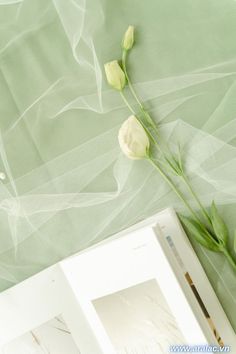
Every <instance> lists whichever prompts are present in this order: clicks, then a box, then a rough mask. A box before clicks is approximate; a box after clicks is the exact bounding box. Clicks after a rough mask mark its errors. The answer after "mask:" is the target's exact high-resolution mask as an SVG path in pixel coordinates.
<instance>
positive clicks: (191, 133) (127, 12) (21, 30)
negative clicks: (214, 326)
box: [0, 0, 236, 326]
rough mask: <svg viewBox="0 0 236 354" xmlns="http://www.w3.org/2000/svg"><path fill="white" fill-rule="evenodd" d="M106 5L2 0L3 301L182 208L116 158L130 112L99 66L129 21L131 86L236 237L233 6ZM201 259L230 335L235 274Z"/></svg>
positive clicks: (100, 1) (143, 169) (141, 166)
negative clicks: (8, 291) (82, 253)
mask: <svg viewBox="0 0 236 354" xmlns="http://www.w3.org/2000/svg"><path fill="white" fill-rule="evenodd" d="M111 3H112V2H111V1H110V0H93V1H92V0H21V1H20V0H19V1H13V0H10V1H7V0H5V1H4V0H3V1H2V0H0V5H1V6H0V20H1V22H0V68H1V71H0V91H1V96H0V97H1V104H0V106H1V115H0V288H1V290H3V289H5V288H7V287H9V286H12V285H13V284H15V283H17V282H19V281H21V280H22V279H24V278H26V277H28V276H30V275H31V274H34V273H35V272H37V271H39V270H41V269H43V268H45V267H47V266H49V265H50V264H53V263H55V262H57V261H58V260H60V259H62V258H65V257H66V256H68V255H70V254H72V253H75V252H77V251H79V250H81V249H83V248H85V247H88V246H89V245H91V244H93V243H95V242H98V241H100V240H102V239H104V238H106V237H108V236H109V235H111V234H113V233H115V232H117V231H119V230H121V229H124V228H126V227H128V226H130V225H131V224H133V223H135V222H137V221H139V220H142V219H144V218H146V217H148V216H150V215H153V214H154V213H156V212H158V210H160V209H161V208H164V207H167V206H169V205H172V206H174V207H175V208H176V209H177V210H178V211H184V209H183V207H182V205H181V203H180V202H179V201H178V199H177V198H176V197H175V196H174V194H173V193H172V192H171V191H170V190H169V188H168V186H167V185H166V184H165V183H164V182H163V180H162V179H161V177H160V176H159V175H158V174H157V173H156V172H155V171H154V170H153V168H152V167H151V166H150V165H149V164H148V163H147V162H145V161H138V162H132V161H129V160H128V159H126V158H125V157H124V156H122V155H121V153H120V150H119V146H118V142H117V132H118V129H119V127H120V124H121V123H122V122H123V121H124V119H126V118H127V116H128V114H129V113H128V111H127V109H126V107H125V106H124V104H123V102H122V100H121V98H120V96H119V95H118V94H117V93H116V92H114V91H112V90H110V89H109V87H108V86H107V85H106V83H105V80H104V77H103V76H104V75H103V64H104V62H106V61H109V60H111V59H114V58H117V57H118V56H119V55H120V47H119V43H120V38H121V36H122V35H123V32H124V30H125V29H126V27H127V26H128V25H129V24H130V23H131V22H132V23H134V24H135V25H136V24H137V27H138V30H139V31H138V32H137V33H138V35H137V36H138V37H137V45H136V47H135V49H134V51H133V52H132V54H131V58H130V61H132V62H133V65H132V69H131V76H132V77H134V82H135V88H136V90H137V92H138V93H139V94H140V96H141V97H142V98H143V100H144V102H145V104H146V107H147V108H148V109H149V111H150V113H151V114H152V115H153V117H154V118H155V119H156V121H158V122H159V123H161V130H162V133H163V136H165V137H166V138H167V139H168V141H169V142H170V143H171V145H172V146H173V147H174V146H178V145H179V144H180V145H181V150H182V153H183V155H184V158H185V161H186V166H187V169H188V173H189V176H190V178H191V181H192V183H193V185H194V188H195V189H196V191H197V192H198V194H199V196H200V197H201V200H202V202H203V204H204V205H206V206H208V205H209V204H210V202H211V200H212V199H214V200H215V201H216V202H217V203H218V205H219V206H220V209H221V210H222V213H223V215H224V216H225V218H226V220H227V222H228V223H229V225H230V228H231V231H232V234H233V231H234V226H235V225H236V220H235V211H236V208H235V206H234V203H235V202H236V183H235V181H236V146H235V137H236V105H235V102H236V101H235V97H236V83H235V82H236V81H235V77H236V47H235V45H234V39H233V38H232V39H231V37H230V34H231V33H233V31H234V33H235V30H236V22H235V13H236V3H235V2H234V1H229V0H227V1H224V4H222V1H218V0H215V1H214V2H212V1H211V0H200V1H199V2H197V3H196V4H193V3H191V4H190V2H189V1H187V0H184V1H183V2H182V3H181V4H179V2H178V4H177V2H176V1H175V0H168V1H167V2H163V1H161V0H158V1H156V0H155V1H150V4H149V6H147V4H146V5H145V4H140V3H138V2H136V1H134V0H133V1H131V2H130V3H129V4H127V3H126V1H121V2H119V4H111ZM134 5H135V8H134ZM172 8H173V9H172ZM170 9H172V10H170ZM154 10H155V11H154ZM177 10H178V11H177ZM232 37H233V36H232ZM134 107H135V106H134ZM190 202H191V203H192V201H191V199H190ZM193 205H194V204H193ZM232 247H233V237H232ZM196 249H197V252H198V255H199V257H200V259H201V260H202V262H203V264H204V266H205V267H206V270H207V273H208V275H209V277H210V279H211V281H212V283H213V285H214V287H215V289H216V292H217V294H218V295H219V297H220V299H221V301H222V304H223V306H224V307H225V309H226V311H227V312H228V314H229V316H230V318H231V321H232V323H233V324H234V325H235V326H236V320H235V316H233V312H232V308H235V306H236V304H235V294H236V282H235V275H234V274H233V273H232V271H231V269H230V268H229V266H228V265H227V263H226V262H225V261H224V259H223V258H221V257H220V256H219V255H215V254H212V253H211V252H208V251H205V250H202V249H201V248H199V247H198V246H196ZM235 311H236V310H235Z"/></svg>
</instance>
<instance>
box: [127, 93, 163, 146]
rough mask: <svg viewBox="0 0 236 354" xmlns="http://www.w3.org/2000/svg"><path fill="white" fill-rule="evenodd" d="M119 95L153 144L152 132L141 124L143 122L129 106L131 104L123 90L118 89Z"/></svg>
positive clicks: (154, 142)
mask: <svg viewBox="0 0 236 354" xmlns="http://www.w3.org/2000/svg"><path fill="white" fill-rule="evenodd" d="M120 95H121V97H122V99H123V101H124V103H125V104H126V106H127V107H128V108H129V110H130V112H131V113H132V114H133V115H135V117H136V118H137V120H138V121H139V123H140V124H141V125H142V127H143V129H144V130H145V132H146V133H147V135H148V136H149V138H150V140H151V141H152V142H153V144H156V140H155V138H154V137H153V136H152V134H151V133H150V132H149V130H148V129H147V128H146V126H145V125H144V124H143V122H142V121H141V120H140V119H139V118H138V117H137V115H136V113H135V111H134V110H133V108H132V107H131V105H130V104H129V102H128V100H127V99H126V97H125V95H124V93H123V91H120Z"/></svg>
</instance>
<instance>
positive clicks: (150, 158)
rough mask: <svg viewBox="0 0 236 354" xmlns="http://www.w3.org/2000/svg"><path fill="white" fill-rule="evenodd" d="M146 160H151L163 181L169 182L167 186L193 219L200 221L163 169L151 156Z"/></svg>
mask: <svg viewBox="0 0 236 354" xmlns="http://www.w3.org/2000/svg"><path fill="white" fill-rule="evenodd" d="M147 159H148V161H150V162H151V164H152V165H153V166H154V167H155V169H156V170H157V171H158V172H159V173H160V175H161V176H162V177H163V178H164V179H165V181H166V182H167V183H168V184H169V186H170V187H171V188H172V189H173V191H174V192H175V194H176V195H177V196H178V197H179V199H180V200H181V201H182V202H183V204H184V205H185V206H186V207H187V208H188V210H189V211H190V213H191V214H192V216H193V217H194V219H196V220H197V221H198V222H200V223H201V220H199V217H198V216H197V214H196V213H195V211H194V210H193V208H192V207H191V205H190V204H189V203H188V202H187V200H186V199H185V198H184V196H183V194H182V193H181V192H180V191H179V189H178V188H177V187H176V186H175V184H174V183H173V181H172V180H171V179H170V177H169V176H168V175H167V174H166V173H165V172H164V171H163V169H162V168H161V167H160V166H159V165H158V164H157V163H156V162H155V160H154V159H153V158H152V157H151V156H148V157H147Z"/></svg>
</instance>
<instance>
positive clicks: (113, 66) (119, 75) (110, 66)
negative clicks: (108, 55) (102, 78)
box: [104, 60, 126, 91]
mask: <svg viewBox="0 0 236 354" xmlns="http://www.w3.org/2000/svg"><path fill="white" fill-rule="evenodd" d="M104 67H105V73H106V77H107V81H108V83H109V84H110V85H111V86H112V87H113V88H114V89H116V90H119V91H121V90H123V88H124V87H125V84H126V77H125V73H124V71H123V70H122V69H121V67H120V65H119V63H118V61H117V60H113V61H110V62H109V63H106V64H105V65H104Z"/></svg>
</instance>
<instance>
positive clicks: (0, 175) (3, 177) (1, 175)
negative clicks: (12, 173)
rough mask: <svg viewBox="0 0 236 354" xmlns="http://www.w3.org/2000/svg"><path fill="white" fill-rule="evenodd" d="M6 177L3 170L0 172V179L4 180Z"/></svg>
mask: <svg viewBox="0 0 236 354" xmlns="http://www.w3.org/2000/svg"><path fill="white" fill-rule="evenodd" d="M5 179H6V175H5V173H4V172H0V180H2V181H4V180H5Z"/></svg>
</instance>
